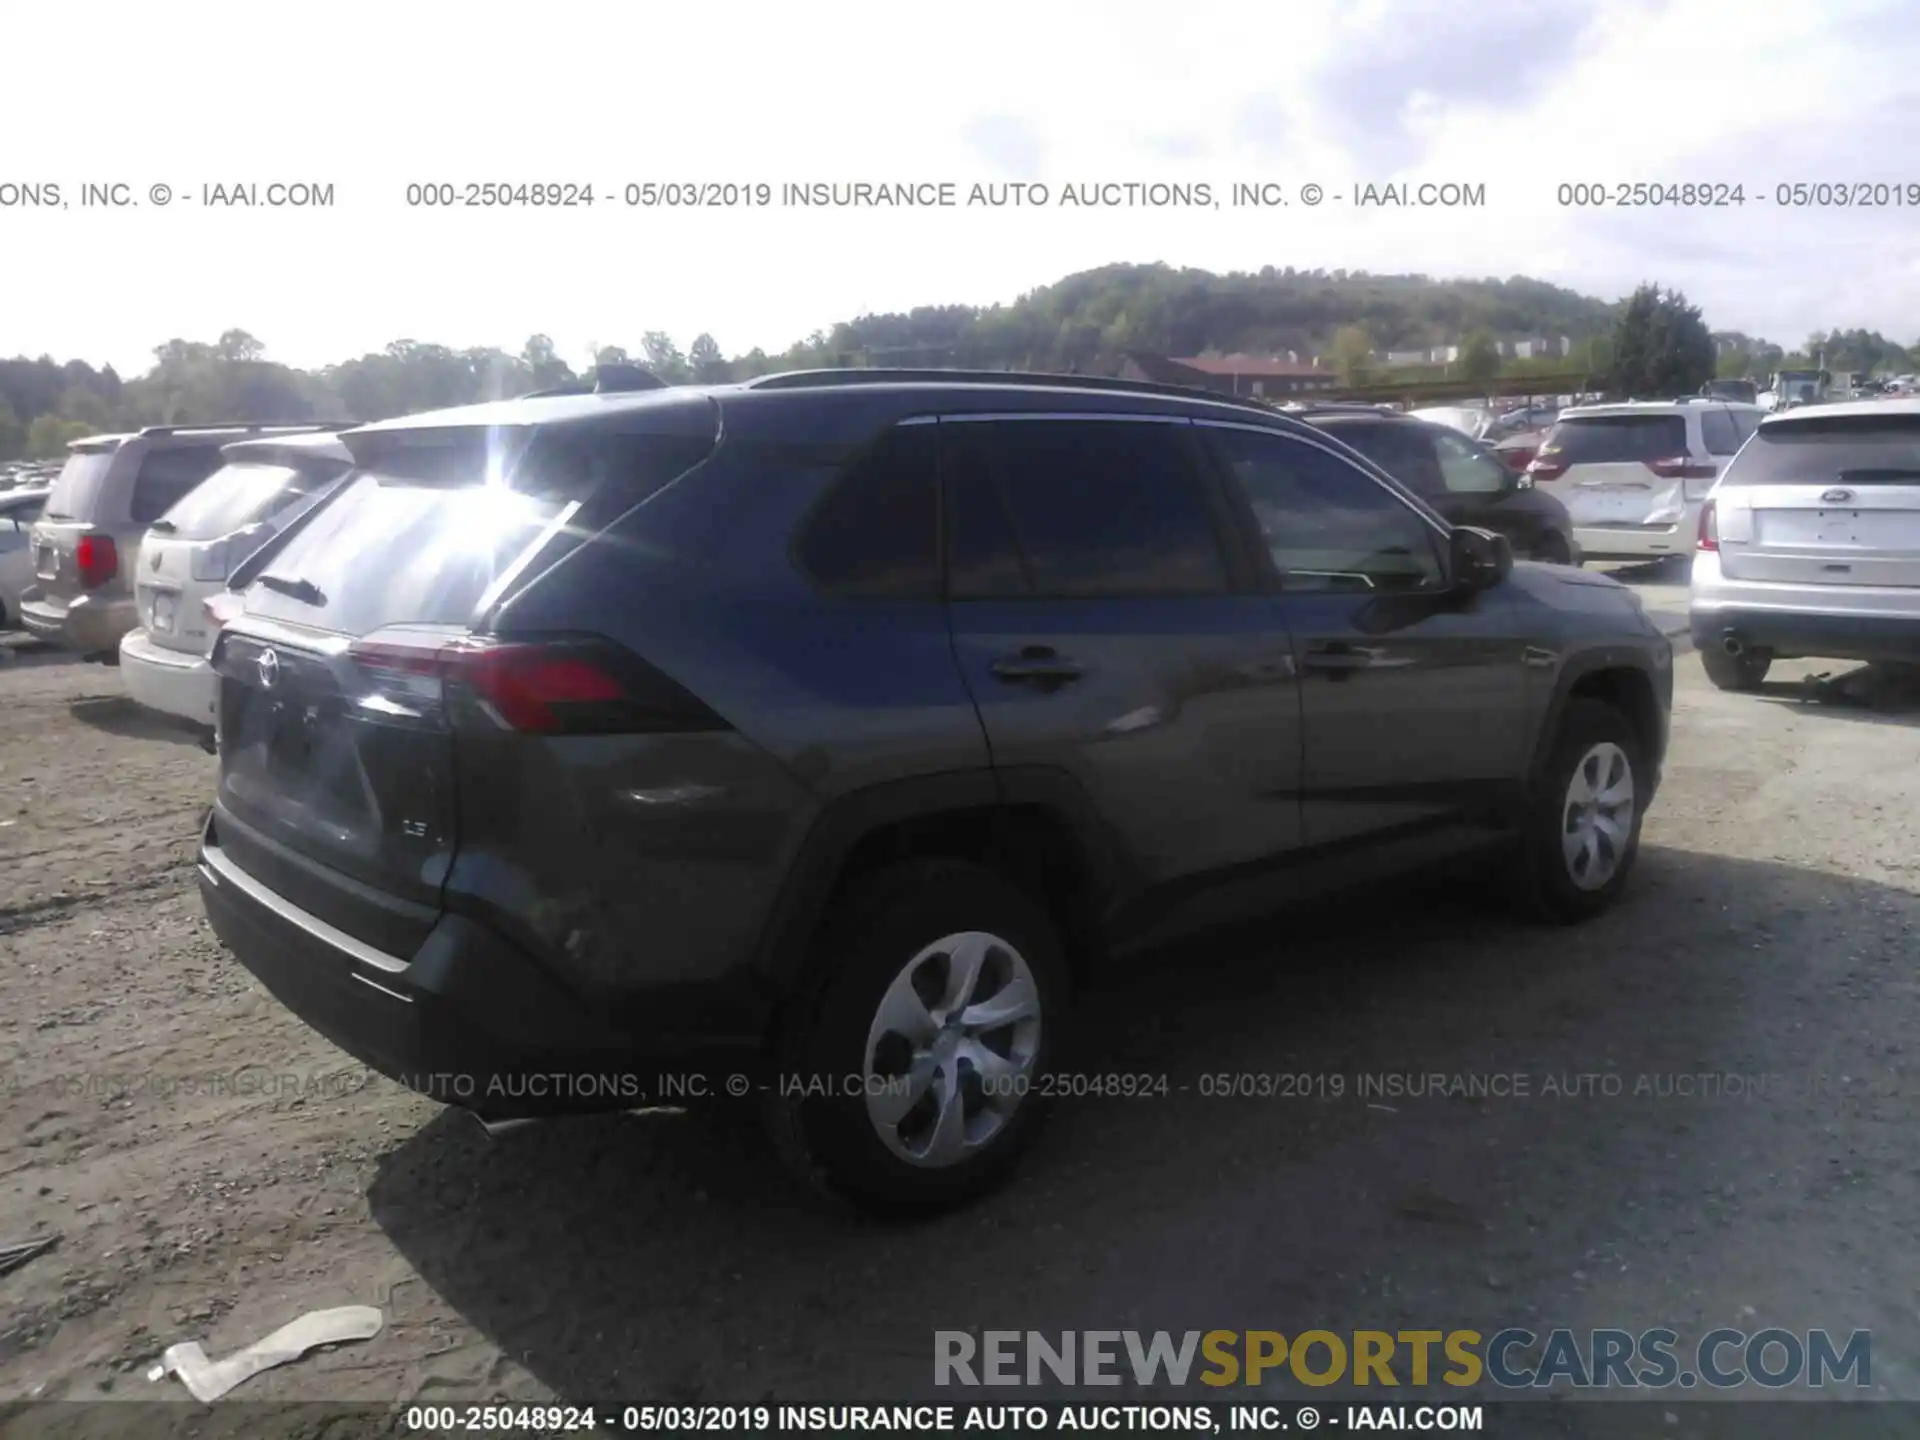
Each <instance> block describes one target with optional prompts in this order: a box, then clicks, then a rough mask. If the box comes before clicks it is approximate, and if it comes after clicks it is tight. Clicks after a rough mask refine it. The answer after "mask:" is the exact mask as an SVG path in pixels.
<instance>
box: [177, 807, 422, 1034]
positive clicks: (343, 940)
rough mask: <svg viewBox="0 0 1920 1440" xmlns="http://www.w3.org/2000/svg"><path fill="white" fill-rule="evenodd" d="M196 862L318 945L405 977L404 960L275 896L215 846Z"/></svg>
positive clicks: (203, 849) (203, 851) (203, 850)
mask: <svg viewBox="0 0 1920 1440" xmlns="http://www.w3.org/2000/svg"><path fill="white" fill-rule="evenodd" d="M200 863H201V868H202V870H203V872H205V873H209V874H211V875H212V877H213V880H214V883H215V884H220V885H232V886H233V888H234V889H236V890H238V891H239V892H240V893H241V894H242V895H245V896H246V897H247V898H248V899H250V900H253V901H256V902H258V903H259V904H261V905H264V906H266V907H267V908H268V909H269V910H272V911H273V912H274V913H275V914H276V915H281V916H284V917H285V918H286V919H288V920H291V921H292V922H293V923H294V924H295V925H297V926H299V927H300V928H301V929H302V930H304V931H306V932H307V934H309V935H311V936H312V937H313V938H314V939H316V940H318V941H320V942H321V943H322V944H325V945H331V946H332V947H333V948H334V949H336V950H339V951H341V952H343V953H344V954H347V955H350V956H352V957H353V958H354V959H355V960H358V961H359V962H360V963H361V964H362V965H371V966H372V967H373V968H374V969H376V970H382V971H385V972H386V973H387V974H389V975H404V974H406V972H407V968H408V962H407V961H405V960H402V959H400V958H399V957H398V956H396V955H389V954H387V952H386V951H384V950H376V949H374V948H373V946H371V945H369V944H367V943H366V942H364V941H361V940H356V939H354V938H353V936H351V935H349V934H347V932H346V931H344V930H341V929H338V928H336V927H335V926H332V925H329V924H328V923H327V922H326V921H324V920H322V919H321V918H320V917H319V916H318V915H313V914H309V913H308V912H307V911H305V910H302V909H301V908H300V907H299V906H298V905H295V904H294V903H293V902H292V901H290V900H288V899H286V898H285V897H284V896H282V895H277V894H275V893H274V892H273V891H271V890H269V889H268V888H267V887H266V886H264V885H262V884H261V883H260V882H259V881H258V880H256V879H254V878H253V876H251V875H249V874H247V872H246V871H244V870H242V869H241V868H240V867H239V866H238V865H236V864H234V863H233V861H231V860H229V859H228V858H227V857H226V854H225V852H223V851H222V850H221V849H220V847H219V846H218V845H204V846H202V847H201V849H200ZM353 978H354V979H356V980H359V979H363V978H364V977H363V976H359V975H356V976H354V977H353ZM367 983H369V984H372V983H373V982H371V981H368V982H367ZM374 988H375V989H376V990H377V989H380V988H382V987H380V986H377V985H376V986H374ZM390 993H391V992H390ZM397 998H399V999H402V1000H404V999H406V998H407V997H406V996H404V995H402V996H399V997H397Z"/></svg>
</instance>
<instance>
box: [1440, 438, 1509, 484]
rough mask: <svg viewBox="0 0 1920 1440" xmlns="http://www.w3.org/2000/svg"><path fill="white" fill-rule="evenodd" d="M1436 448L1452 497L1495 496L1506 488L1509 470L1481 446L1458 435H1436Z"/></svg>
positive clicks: (1442, 472)
mask: <svg viewBox="0 0 1920 1440" xmlns="http://www.w3.org/2000/svg"><path fill="white" fill-rule="evenodd" d="M1433 448H1434V452H1435V454H1436V455H1437V456H1438V457H1439V461H1440V474H1441V477H1442V479H1443V480H1444V481H1445V483H1446V487H1447V492H1448V493H1449V494H1451V495H1494V494H1498V493H1499V492H1500V491H1502V490H1505V489H1506V488H1507V472H1506V469H1505V468H1504V467H1503V466H1502V465H1501V464H1500V462H1499V461H1498V460H1496V459H1494V458H1493V457H1492V456H1491V455H1489V454H1487V452H1486V451H1484V450H1482V449H1480V448H1479V447H1478V446H1476V445H1472V444H1469V443H1468V442H1467V441H1465V440H1462V439H1461V438H1460V437H1459V436H1457V435H1447V434H1436V435H1434V437H1433Z"/></svg>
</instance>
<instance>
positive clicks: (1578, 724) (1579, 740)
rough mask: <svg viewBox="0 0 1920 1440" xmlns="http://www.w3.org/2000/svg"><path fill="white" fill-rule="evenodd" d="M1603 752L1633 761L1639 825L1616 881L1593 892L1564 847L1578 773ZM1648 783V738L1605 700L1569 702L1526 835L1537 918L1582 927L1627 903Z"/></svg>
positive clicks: (1526, 880)
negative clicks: (1642, 739)
mask: <svg viewBox="0 0 1920 1440" xmlns="http://www.w3.org/2000/svg"><path fill="white" fill-rule="evenodd" d="M1598 746H1611V747H1613V748H1614V750H1615V751H1617V752H1618V753H1619V754H1620V755H1621V756H1623V757H1624V759H1625V762H1626V765H1627V769H1628V774H1629V776H1630V778H1631V780H1632V789H1633V819H1632V824H1631V825H1630V826H1629V827H1628V830H1627V836H1626V841H1625V844H1624V845H1623V846H1620V847H1618V849H1617V852H1616V854H1617V858H1616V860H1615V862H1614V866H1613V869H1612V871H1611V874H1610V876H1609V878H1607V879H1606V881H1605V883H1603V884H1598V885H1594V886H1591V887H1589V886H1587V885H1584V884H1582V883H1581V882H1580V881H1579V880H1578V879H1576V877H1575V875H1574V873H1573V870H1572V867H1571V865H1570V863H1569V861H1568V859H1567V856H1566V852H1565V849H1564V845H1563V841H1564V839H1565V837H1566V835H1567V834H1568V833H1569V810H1568V806H1569V789H1570V787H1571V785H1572V783H1573V778H1574V773H1575V771H1576V769H1577V768H1580V767H1582V766H1583V765H1584V764H1587V763H1589V757H1590V756H1592V755H1593V752H1594V751H1595V747H1598ZM1648 778H1649V777H1648V771H1647V765H1646V758H1645V752H1644V750H1643V749H1642V747H1641V744H1640V737H1639V735H1638V734H1637V733H1636V732H1635V730H1634V728H1633V724H1632V722H1631V721H1629V720H1628V719H1627V717H1626V716H1625V715H1623V714H1622V713H1621V712H1620V711H1618V710H1616V709H1614V708H1613V706H1611V705H1608V704H1606V703H1604V702H1602V701H1599V700H1572V701H1569V702H1568V704H1567V708H1566V712H1565V714H1564V715H1563V716H1562V717H1561V721H1560V733H1559V734H1558V735H1557V736H1556V737H1555V739H1554V742H1553V748H1552V750H1551V751H1550V752H1549V753H1548V755H1547V760H1546V763H1545V764H1544V765H1543V766H1542V767H1541V769H1540V772H1539V774H1538V775H1536V776H1535V777H1534V783H1533V786H1532V790H1531V793H1530V795H1529V796H1528V799H1527V809H1526V818H1525V822H1524V828H1523V831H1522V835H1521V854H1520V880H1521V898H1522V900H1523V902H1524V903H1525V905H1526V907H1527V908H1528V909H1529V910H1530V911H1531V912H1532V913H1533V914H1535V915H1536V916H1538V917H1539V918H1541V919H1545V920H1550V921H1553V922H1555V923H1558V924H1563V925H1567V924H1575V923H1578V922H1579V921H1582V920H1588V919H1591V918H1592V917H1593V916H1595V915H1598V914H1599V913H1600V912H1601V911H1603V910H1606V909H1608V908H1609V907H1610V906H1612V905H1613V904H1614V902H1615V901H1617V900H1618V899H1619V898H1620V892H1621V891H1622V890H1623V889H1625V887H1626V883H1627V877H1628V875H1629V874H1631V873H1632V870H1633V862H1634V860H1635V859H1636V858H1637V856H1638V855H1639V852H1640V822H1641V818H1642V814H1643V812H1644V808H1645V804H1646V795H1647V781H1648Z"/></svg>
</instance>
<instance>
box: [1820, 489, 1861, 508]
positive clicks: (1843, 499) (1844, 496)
mask: <svg viewBox="0 0 1920 1440" xmlns="http://www.w3.org/2000/svg"><path fill="white" fill-rule="evenodd" d="M1851 499H1853V491H1851V490H1829V491H1827V492H1826V493H1825V494H1823V495H1822V496H1821V497H1820V503H1821V504H1823V505H1844V504H1846V503H1847V501H1849V500H1851Z"/></svg>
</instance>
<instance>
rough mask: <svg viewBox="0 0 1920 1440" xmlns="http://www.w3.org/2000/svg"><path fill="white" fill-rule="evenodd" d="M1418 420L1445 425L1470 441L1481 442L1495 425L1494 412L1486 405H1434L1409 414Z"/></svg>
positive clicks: (1411, 411)
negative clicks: (1488, 430)
mask: <svg viewBox="0 0 1920 1440" xmlns="http://www.w3.org/2000/svg"><path fill="white" fill-rule="evenodd" d="M1407 413H1408V414H1410V415H1412V416H1413V418H1414V419H1416V420H1426V421H1428V422H1430V423H1432V424H1434V425H1445V426H1446V427H1447V428H1448V429H1449V430H1458V431H1459V432H1460V433H1461V434H1462V435H1464V436H1466V437H1467V438H1468V439H1469V440H1479V439H1481V438H1482V437H1483V436H1485V434H1486V432H1487V429H1488V427H1489V426H1490V425H1492V424H1493V412H1492V411H1491V410H1489V409H1487V408H1486V406H1484V405H1434V406H1429V407H1428V408H1426V409H1424V410H1410V411H1408V412H1407Z"/></svg>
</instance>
